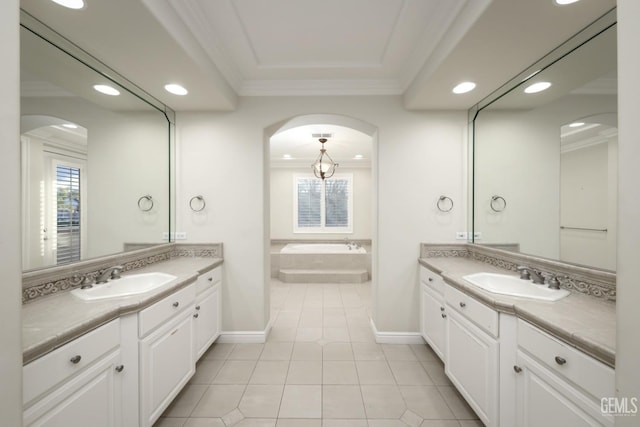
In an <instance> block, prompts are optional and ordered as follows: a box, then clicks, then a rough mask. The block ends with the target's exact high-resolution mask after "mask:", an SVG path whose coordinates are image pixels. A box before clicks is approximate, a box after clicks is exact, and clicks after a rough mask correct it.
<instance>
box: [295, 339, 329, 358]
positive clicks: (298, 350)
mask: <svg viewBox="0 0 640 427" xmlns="http://www.w3.org/2000/svg"><path fill="white" fill-rule="evenodd" d="M291 360H322V346H321V345H320V344H318V343H315V342H297V343H294V344H293V353H291Z"/></svg>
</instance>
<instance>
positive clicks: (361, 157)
mask: <svg viewBox="0 0 640 427" xmlns="http://www.w3.org/2000/svg"><path fill="white" fill-rule="evenodd" d="M353 158H354V159H356V160H360V159H364V156H363V155H362V154H356V155H355V156H353Z"/></svg>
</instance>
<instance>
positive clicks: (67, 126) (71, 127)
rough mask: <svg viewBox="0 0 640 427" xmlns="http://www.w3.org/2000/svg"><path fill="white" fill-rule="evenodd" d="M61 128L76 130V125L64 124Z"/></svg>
mask: <svg viewBox="0 0 640 427" xmlns="http://www.w3.org/2000/svg"><path fill="white" fill-rule="evenodd" d="M62 127H65V128H67V129H78V125H74V124H73V123H64V124H63V125H62Z"/></svg>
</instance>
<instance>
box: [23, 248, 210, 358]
mask: <svg viewBox="0 0 640 427" xmlns="http://www.w3.org/2000/svg"><path fill="white" fill-rule="evenodd" d="M220 264H222V259H221V258H206V257H176V258H172V259H170V260H168V261H163V262H158V263H155V264H153V265H150V266H147V267H144V268H140V269H136V270H134V271H130V272H128V273H129V274H138V273H148V272H152V271H160V272H164V273H169V274H172V275H174V276H177V278H176V279H175V280H173V281H171V282H170V283H168V284H166V285H163V286H161V287H159V288H157V289H155V290H153V291H150V292H146V293H144V294H138V295H131V296H128V297H121V298H113V299H105V300H96V301H84V300H81V299H79V298H77V297H75V296H73V295H72V294H71V293H70V292H61V293H59V294H54V295H51V296H48V297H43V298H39V299H38V300H36V301H34V302H31V303H29V304H25V305H23V308H22V355H23V356H22V357H23V364H27V363H29V362H31V361H33V360H35V359H37V358H38V357H41V356H43V355H45V354H46V353H48V352H50V351H52V350H54V349H56V348H58V347H60V346H62V345H64V344H66V343H67V342H69V341H72V340H73V339H75V338H78V337H79V336H81V335H83V334H85V333H87V332H89V331H90V330H92V329H95V328H97V327H98V326H100V325H103V324H105V323H107V322H110V321H111V320H113V319H116V318H118V317H120V316H122V315H124V314H128V313H135V312H137V311H140V310H142V309H144V308H146V307H148V306H150V305H152V304H153V303H155V302H157V301H159V300H161V299H162V298H164V297H165V296H167V295H170V294H172V293H173V292H175V291H177V290H178V289H180V288H183V287H185V286H187V285H190V284H191V283H194V282H195V281H196V279H197V278H198V276H199V275H200V274H202V273H205V272H207V271H209V270H211V269H213V268H215V267H217V266H219V265H220ZM126 274H127V273H125V274H123V276H126Z"/></svg>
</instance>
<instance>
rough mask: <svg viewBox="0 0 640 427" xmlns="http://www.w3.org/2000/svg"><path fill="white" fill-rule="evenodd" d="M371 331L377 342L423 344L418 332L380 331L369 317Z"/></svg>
mask: <svg viewBox="0 0 640 427" xmlns="http://www.w3.org/2000/svg"><path fill="white" fill-rule="evenodd" d="M370 323H371V331H373V336H374V337H375V339H376V342H377V343H378V344H424V343H425V341H424V339H423V338H422V335H420V333H419V332H380V331H378V328H376V324H375V322H374V321H373V319H370Z"/></svg>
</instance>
